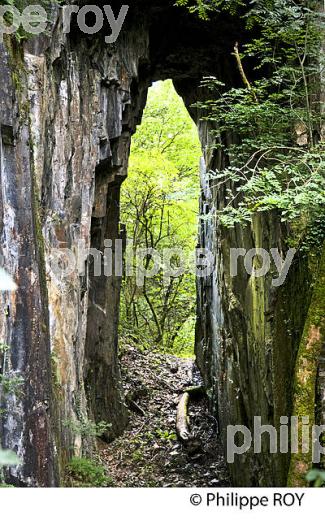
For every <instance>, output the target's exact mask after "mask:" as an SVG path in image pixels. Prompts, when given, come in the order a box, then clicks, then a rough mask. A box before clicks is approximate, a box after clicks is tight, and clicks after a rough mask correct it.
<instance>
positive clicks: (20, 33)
mask: <svg viewBox="0 0 325 520" xmlns="http://www.w3.org/2000/svg"><path fill="white" fill-rule="evenodd" d="M60 2H61V0H0V5H3V6H12V7H15V8H16V9H18V11H19V12H20V13H22V12H23V10H24V9H25V8H26V7H28V6H32V5H35V6H41V7H42V8H43V9H45V11H46V12H47V19H48V20H50V19H51V12H52V11H53V6H55V5H57V4H59V3H60ZM4 18H5V22H6V23H8V25H11V24H12V15H11V14H10V13H8V14H6V15H5V17H4ZM32 25H35V26H36V27H37V26H38V22H36V23H35V24H33V23H32ZM13 35H14V37H15V39H16V40H17V42H18V43H20V42H21V41H23V40H26V39H28V38H30V37H34V36H35V35H33V34H31V33H28V32H26V31H25V30H24V28H23V27H22V26H20V27H19V28H17V31H16V32H15V33H14V34H13Z"/></svg>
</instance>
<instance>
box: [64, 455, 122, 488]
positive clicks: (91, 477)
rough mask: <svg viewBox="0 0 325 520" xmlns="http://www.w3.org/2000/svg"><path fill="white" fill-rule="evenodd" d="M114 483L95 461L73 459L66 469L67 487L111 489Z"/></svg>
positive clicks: (80, 458) (102, 467) (79, 458)
mask: <svg viewBox="0 0 325 520" xmlns="http://www.w3.org/2000/svg"><path fill="white" fill-rule="evenodd" d="M112 484H113V481H112V479H111V478H110V477H108V476H107V475H106V471H105V468H104V466H102V465H101V464H99V463H98V462H96V461H95V460H91V459H86V458H83V457H73V458H72V459H71V461H70V462H69V464H68V465H67V467H66V486H67V487H88V488H92V487H109V486H112Z"/></svg>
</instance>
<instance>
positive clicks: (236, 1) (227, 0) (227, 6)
mask: <svg viewBox="0 0 325 520" xmlns="http://www.w3.org/2000/svg"><path fill="white" fill-rule="evenodd" d="M176 5H178V6H185V7H187V8H188V10H189V11H190V13H196V14H197V15H198V16H199V17H200V18H202V19H203V20H207V19H208V18H209V15H210V14H211V13H212V12H215V11H220V10H224V11H229V12H230V14H235V13H236V12H237V10H238V8H240V7H243V6H245V2H244V0H177V1H176Z"/></svg>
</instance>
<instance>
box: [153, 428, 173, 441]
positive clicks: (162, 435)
mask: <svg viewBox="0 0 325 520" xmlns="http://www.w3.org/2000/svg"><path fill="white" fill-rule="evenodd" d="M156 435H157V437H158V438H159V439H161V440H163V441H176V440H177V435H176V433H175V432H173V431H168V430H161V429H160V428H158V429H157V430H156Z"/></svg>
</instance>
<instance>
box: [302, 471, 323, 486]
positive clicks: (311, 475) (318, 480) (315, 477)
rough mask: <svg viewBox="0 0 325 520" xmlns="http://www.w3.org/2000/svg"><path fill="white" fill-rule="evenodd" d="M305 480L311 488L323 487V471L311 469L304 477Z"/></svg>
mask: <svg viewBox="0 0 325 520" xmlns="http://www.w3.org/2000/svg"><path fill="white" fill-rule="evenodd" d="M306 480H307V482H309V483H310V484H312V485H313V487H323V486H324V485H325V471H324V470H321V469H317V468H314V469H311V470H310V471H308V473H307V475H306Z"/></svg>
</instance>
